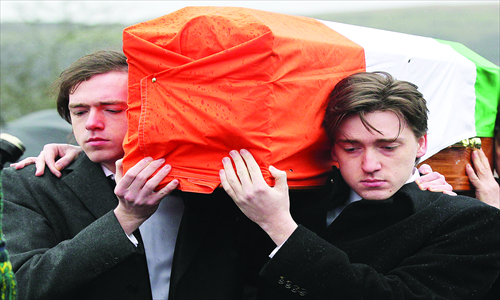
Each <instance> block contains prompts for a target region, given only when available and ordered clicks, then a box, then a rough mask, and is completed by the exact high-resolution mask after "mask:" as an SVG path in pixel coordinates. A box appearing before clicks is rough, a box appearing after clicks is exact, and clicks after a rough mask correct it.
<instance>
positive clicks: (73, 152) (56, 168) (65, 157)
mask: <svg viewBox="0 0 500 300" xmlns="http://www.w3.org/2000/svg"><path fill="white" fill-rule="evenodd" d="M81 152H82V148H80V147H79V146H73V145H70V144H47V145H45V146H44V147H43V150H42V151H41V152H40V154H39V155H38V157H27V158H25V159H23V160H21V161H19V162H17V163H13V164H11V165H10V166H11V167H14V168H16V169H17V170H19V169H22V168H24V167H26V166H27V165H31V164H36V171H35V175H36V176H42V175H43V173H44V171H45V165H47V167H48V168H49V170H50V171H51V172H52V174H54V175H55V176H57V177H61V172H60V171H61V170H62V169H64V168H66V167H67V166H68V165H69V164H70V163H71V162H72V161H73V160H75V159H76V158H77V157H78V155H80V153H81ZM58 158H59V159H58Z"/></svg>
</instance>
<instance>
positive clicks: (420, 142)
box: [417, 134, 427, 158]
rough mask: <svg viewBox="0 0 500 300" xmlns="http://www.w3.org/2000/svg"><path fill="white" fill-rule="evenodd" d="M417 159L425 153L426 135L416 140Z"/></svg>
mask: <svg viewBox="0 0 500 300" xmlns="http://www.w3.org/2000/svg"><path fill="white" fill-rule="evenodd" d="M417 144H418V149H417V158H420V157H422V156H424V155H425V153H427V134H425V135H423V136H422V137H420V138H419V139H418V140H417Z"/></svg>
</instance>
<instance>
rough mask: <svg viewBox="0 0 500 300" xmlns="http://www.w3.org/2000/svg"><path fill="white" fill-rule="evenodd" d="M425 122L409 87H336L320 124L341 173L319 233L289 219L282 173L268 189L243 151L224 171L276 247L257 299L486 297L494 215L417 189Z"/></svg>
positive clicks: (361, 82)
mask: <svg viewBox="0 0 500 300" xmlns="http://www.w3.org/2000/svg"><path fill="white" fill-rule="evenodd" d="M427 112H428V111H427V107H426V102H425V100H424V98H423V96H422V94H421V93H420V92H418V90H417V87H416V86H415V85H414V84H412V83H409V82H405V81H397V80H395V79H393V78H392V77H391V76H390V75H389V74H387V73H384V72H375V73H358V74H354V75H351V76H349V77H347V78H345V79H343V80H341V81H340V82H339V83H338V84H337V85H336V87H335V88H334V90H333V92H332V93H331V95H330V102H329V105H328V108H327V111H326V115H325V121H324V124H325V128H326V130H327V133H328V136H329V139H330V141H331V143H332V157H333V159H334V161H336V162H337V163H338V165H339V169H337V168H336V167H334V170H333V171H334V173H333V183H332V184H331V186H330V189H331V193H330V195H329V196H327V197H325V198H324V199H323V200H322V205H323V208H324V215H323V228H321V229H320V230H317V231H316V232H313V231H311V230H310V229H308V228H306V227H304V226H302V225H300V224H298V223H297V222H296V221H295V220H294V217H293V216H292V215H291V214H290V203H289V191H288V185H287V180H286V172H284V171H281V170H278V169H276V168H274V167H273V166H270V167H269V171H270V172H271V174H272V175H273V177H274V178H275V182H276V183H275V186H274V187H270V186H268V185H267V183H266V181H265V180H264V178H263V176H262V173H261V169H260V166H259V165H257V163H256V161H255V159H254V158H253V156H252V155H251V154H250V152H249V151H248V150H245V149H242V150H240V151H235V150H233V151H231V152H230V153H229V154H230V157H226V158H224V159H223V165H224V168H223V169H222V170H221V171H220V178H221V182H222V185H223V187H224V189H225V190H226V192H227V193H228V194H229V195H230V196H231V198H232V199H233V200H234V202H235V203H236V205H237V206H238V207H239V208H240V209H241V211H242V212H243V213H244V214H245V215H246V216H247V217H248V218H250V219H251V220H252V221H254V222H255V223H256V224H257V225H259V226H260V227H261V229H262V230H263V231H264V232H266V233H267V234H268V235H269V237H270V238H271V239H272V240H273V241H274V243H275V245H276V246H277V248H276V249H275V251H273V252H272V253H270V259H269V260H268V261H267V262H266V263H265V264H264V265H263V266H262V269H261V270H260V276H261V277H262V278H264V279H265V281H266V282H265V284H263V285H262V286H261V287H260V289H259V292H258V295H259V296H260V297H261V298H263V299H292V298H310V299H333V298H338V299H395V298H396V299H480V298H482V297H488V295H487V293H488V291H489V289H490V288H491V286H492V284H493V282H494V281H495V279H496V278H497V277H498V274H499V271H500V235H499V232H500V210H498V209H496V208H494V207H491V206H490V205H486V204H484V203H482V202H481V201H477V200H476V199H473V198H470V197H466V196H454V197H451V196H449V195H446V194H443V193H431V192H428V191H422V190H420V189H419V188H418V186H417V184H415V183H414V182H413V181H414V180H415V177H416V176H418V172H416V171H415V167H414V166H415V165H416V163H417V162H418V160H419V158H420V157H422V156H423V155H424V154H425V152H426V150H427V134H426V132H427ZM233 162H234V166H235V168H236V170H235V169H234V167H233ZM320 206H321V205H320Z"/></svg>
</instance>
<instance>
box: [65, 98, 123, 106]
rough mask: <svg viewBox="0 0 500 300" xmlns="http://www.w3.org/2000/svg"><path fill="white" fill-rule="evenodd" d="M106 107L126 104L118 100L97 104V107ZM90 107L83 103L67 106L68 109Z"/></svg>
mask: <svg viewBox="0 0 500 300" xmlns="http://www.w3.org/2000/svg"><path fill="white" fill-rule="evenodd" d="M106 105H125V106H126V105H127V102H124V101H120V100H116V101H103V102H99V104H98V105H97V106H106ZM90 106H92V105H89V104H84V103H72V104H69V105H68V107H69V108H77V107H90Z"/></svg>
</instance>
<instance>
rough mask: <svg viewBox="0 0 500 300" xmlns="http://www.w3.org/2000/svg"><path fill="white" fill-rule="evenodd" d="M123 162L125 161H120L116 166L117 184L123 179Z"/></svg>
mask: <svg viewBox="0 0 500 300" xmlns="http://www.w3.org/2000/svg"><path fill="white" fill-rule="evenodd" d="M122 161H123V159H119V160H117V161H116V162H115V166H116V174H115V182H116V183H117V184H118V182H119V181H120V180H121V179H122V177H123V163H122Z"/></svg>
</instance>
